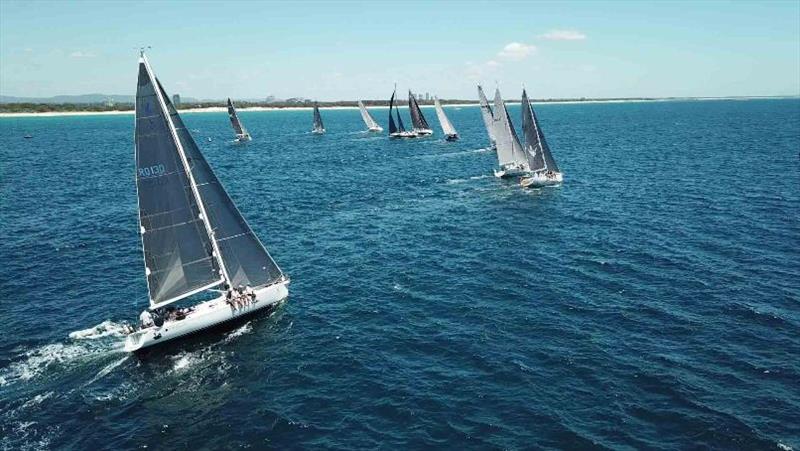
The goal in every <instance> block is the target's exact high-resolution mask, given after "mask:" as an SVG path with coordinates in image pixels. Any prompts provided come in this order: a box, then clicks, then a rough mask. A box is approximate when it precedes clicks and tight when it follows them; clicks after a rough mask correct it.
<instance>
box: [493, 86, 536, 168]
mask: <svg viewBox="0 0 800 451" xmlns="http://www.w3.org/2000/svg"><path fill="white" fill-rule="evenodd" d="M492 123H493V124H494V135H495V138H496V139H497V160H498V162H499V163H500V166H505V165H507V164H512V163H514V164H518V165H522V166H524V167H525V166H528V161H527V159H526V158H525V153H524V152H523V151H522V145H521V144H520V143H519V138H518V137H517V132H516V131H515V130H514V124H512V123H511V118H510V117H509V116H508V110H507V109H506V105H505V103H503V99H502V98H501V97H500V89H497V90H496V91H495V93H494V119H493V122H492Z"/></svg>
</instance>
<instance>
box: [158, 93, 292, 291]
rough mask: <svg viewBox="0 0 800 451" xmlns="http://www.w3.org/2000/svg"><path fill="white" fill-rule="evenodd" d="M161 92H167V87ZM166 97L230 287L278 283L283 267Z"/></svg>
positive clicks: (164, 95)
mask: <svg viewBox="0 0 800 451" xmlns="http://www.w3.org/2000/svg"><path fill="white" fill-rule="evenodd" d="M160 86H161V85H160V84H159V87H160ZM161 90H162V92H163V88H161ZM163 97H164V98H165V100H166V104H167V108H168V110H169V113H170V116H171V118H172V123H173V124H174V126H175V130H176V133H177V135H178V138H179V139H180V142H181V144H182V147H183V150H184V152H186V157H187V159H188V160H189V161H190V162H191V167H192V175H193V177H194V181H195V183H196V184H197V190H198V192H199V194H200V198H201V200H202V202H203V205H204V206H205V210H206V215H208V221H209V224H210V226H211V228H212V230H213V239H214V242H215V244H216V246H217V248H218V249H219V253H220V257H221V259H222V263H223V265H224V269H225V272H226V273H227V278H228V282H229V284H230V285H231V286H232V287H237V286H239V285H242V286H246V285H250V286H251V287H259V286H263V285H269V284H271V283H273V282H275V281H277V280H278V279H280V278H281V277H282V275H283V273H282V272H281V270H280V268H278V265H277V264H276V263H275V261H274V260H273V259H272V257H271V256H270V255H269V252H267V250H266V248H264V245H263V244H262V243H261V241H260V240H259V239H258V236H256V234H255V232H253V229H251V228H250V226H249V225H248V224H247V221H246V220H245V219H244V217H243V216H242V214H241V213H240V212H239V209H238V208H236V205H235V204H234V203H233V200H231V198H230V196H229V195H228V193H227V191H225V188H224V187H223V186H222V183H220V181H219V179H217V176H216V175H215V174H214V171H212V170H211V166H209V164H208V162H207V161H206V159H205V157H203V154H202V153H200V149H199V148H198V147H197V144H196V143H195V141H194V139H193V138H192V135H191V133H190V132H189V130H188V129H187V128H186V126H185V125H184V124H183V121H182V120H181V118H180V116H178V112H177V111H175V108H173V106H172V104H171V103H170V102H169V97H168V96H167V95H166V93H164V94H163Z"/></svg>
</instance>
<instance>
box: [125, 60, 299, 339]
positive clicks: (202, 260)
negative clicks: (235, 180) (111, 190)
mask: <svg viewBox="0 0 800 451" xmlns="http://www.w3.org/2000/svg"><path fill="white" fill-rule="evenodd" d="M134 141H135V146H136V187H137V194H138V198H139V226H140V228H139V230H140V233H141V236H142V247H143V250H144V264H145V276H146V279H147V287H148V293H149V299H150V304H149V306H148V308H147V309H146V310H145V312H147V313H145V312H143V313H142V318H143V319H144V320H146V321H143V323H144V324H142V327H141V328H139V329H138V330H136V331H134V332H132V333H130V334H128V335H127V337H126V339H125V347H124V348H125V350H126V351H131V352H133V351H137V350H140V349H143V348H146V347H148V346H153V345H156V344H159V343H164V342H166V341H169V340H172V339H175V338H178V337H182V336H185V335H187V334H190V333H192V332H196V331H199V330H201V329H206V328H208V327H212V326H215V325H217V324H220V323H224V322H226V321H229V320H232V319H234V318H237V317H241V316H243V315H247V314H249V313H252V312H254V311H256V310H259V309H263V308H265V307H269V306H273V305H276V304H278V303H280V302H282V301H283V300H285V299H286V297H287V296H288V294H289V290H288V285H289V278H288V277H287V276H286V275H285V274H284V273H283V271H281V269H280V268H279V267H278V265H277V264H276V263H275V261H274V260H273V259H272V257H271V256H270V255H269V252H267V250H266V248H264V245H263V244H261V241H260V240H259V239H258V237H257V236H256V234H255V233H254V232H253V230H252V229H251V228H250V226H249V225H248V224H247V221H246V220H245V219H244V217H243V216H242V214H241V213H240V212H239V210H238V209H237V208H236V205H234V203H233V201H232V200H231V198H230V196H229V195H228V193H227V192H226V191H225V188H224V187H223V186H222V184H221V183H220V181H219V179H217V176H216V175H215V174H214V171H212V169H211V166H209V164H208V162H207V161H206V159H205V158H204V157H203V154H202V153H201V152H200V149H198V147H197V144H196V143H195V141H194V139H192V135H191V133H190V132H189V130H187V129H186V126H185V125H184V123H183V121H182V120H181V118H180V116H179V115H178V112H177V111H176V110H175V108H174V107H173V105H172V103H171V102H170V100H169V96H168V95H167V94H166V92H165V91H164V88H163V87H162V86H161V84H160V83H159V81H158V79H157V78H156V76H155V75H154V74H153V70H152V68H151V67H150V63H149V62H148V60H147V57H146V56H145V54H144V52H143V51H142V52H141V53H140V57H139V77H138V84H137V90H136V133H135V137H134ZM236 287H249V288H246V292H248V294H249V296H247V297H246V299H245V297H244V296H239V297H237V298H236V300H228V299H227V295H229V294H232V289H233V288H236ZM201 294H205V296H202V298H201V299H199V300H198V301H196V302H195V303H194V304H193V305H191V306H188V307H184V308H180V309H176V308H175V306H174V305H175V303H177V302H178V301H184V305H186V304H185V303H188V302H189V301H191V300H192V299H198V297H200V296H201ZM190 297H192V298H190ZM209 297H210V299H209ZM203 299H205V300H203ZM153 317H154V318H153ZM153 319H155V320H153Z"/></svg>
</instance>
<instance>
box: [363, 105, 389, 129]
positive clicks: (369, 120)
mask: <svg viewBox="0 0 800 451" xmlns="http://www.w3.org/2000/svg"><path fill="white" fill-rule="evenodd" d="M358 109H359V110H361V119H364V124H366V125H367V130H368V131H371V132H382V131H383V127H381V126H380V125H378V123H377V122H376V121H375V118H373V117H372V115H371V114H369V111H368V110H367V107H365V106H364V102H362V101H360V100H359V101H358Z"/></svg>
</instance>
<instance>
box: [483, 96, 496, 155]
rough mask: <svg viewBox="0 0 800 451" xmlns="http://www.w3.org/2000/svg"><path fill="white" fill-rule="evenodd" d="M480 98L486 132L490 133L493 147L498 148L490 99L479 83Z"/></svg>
mask: <svg viewBox="0 0 800 451" xmlns="http://www.w3.org/2000/svg"><path fill="white" fill-rule="evenodd" d="M478 99H479V100H480V106H481V117H482V118H483V125H485V126H486V133H487V134H488V135H489V142H490V143H491V145H492V148H493V149H495V148H497V144H496V140H495V138H494V113H492V107H491V106H490V105H489V101H488V100H486V94H484V93H483V88H482V87H481V85H478Z"/></svg>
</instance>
